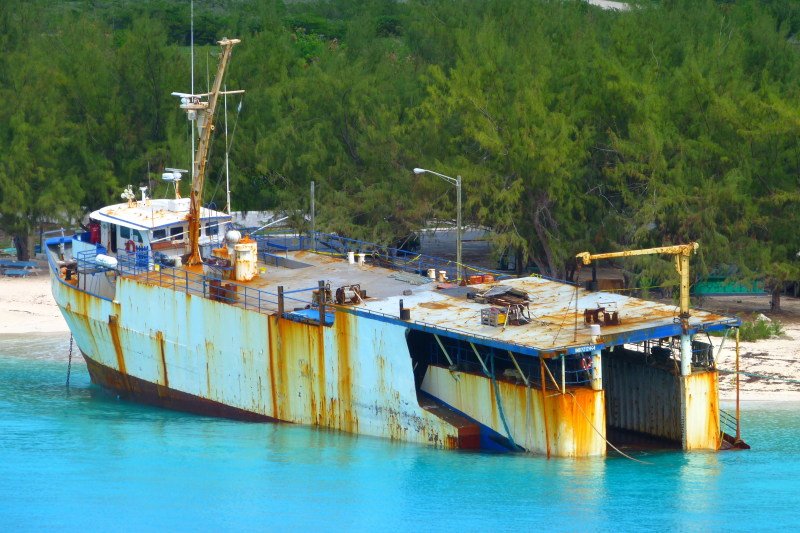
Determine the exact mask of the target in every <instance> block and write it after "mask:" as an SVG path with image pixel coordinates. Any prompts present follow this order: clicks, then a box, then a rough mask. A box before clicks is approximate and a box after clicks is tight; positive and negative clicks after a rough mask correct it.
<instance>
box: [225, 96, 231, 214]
mask: <svg viewBox="0 0 800 533" xmlns="http://www.w3.org/2000/svg"><path fill="white" fill-rule="evenodd" d="M224 90H225V96H224V99H223V104H224V107H225V201H226V204H225V211H226V212H227V213H228V214H229V215H230V214H231V167H230V164H229V161H228V154H229V152H230V149H231V147H230V144H229V143H228V86H227V84H226V85H225V86H224Z"/></svg>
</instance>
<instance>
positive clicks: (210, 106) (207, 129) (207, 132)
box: [186, 39, 241, 265]
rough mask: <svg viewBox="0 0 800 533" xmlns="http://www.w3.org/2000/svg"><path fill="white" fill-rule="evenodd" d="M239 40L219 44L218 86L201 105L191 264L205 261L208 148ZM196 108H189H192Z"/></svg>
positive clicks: (192, 204)
mask: <svg viewBox="0 0 800 533" xmlns="http://www.w3.org/2000/svg"><path fill="white" fill-rule="evenodd" d="M240 42H241V41H240V40H239V39H222V40H221V41H219V45H220V46H221V47H222V55H221V57H220V60H219V65H217V75H216V77H215V78H214V85H212V87H211V91H210V92H209V93H208V103H207V104H204V105H202V106H200V107H199V108H197V109H199V111H198V112H199V113H202V114H204V115H205V116H204V121H203V123H202V130H201V132H200V141H199V143H198V145H197V154H196V156H195V165H194V168H193V169H192V170H193V175H192V192H191V196H190V202H189V218H188V221H189V257H188V259H187V260H186V264H188V265H197V264H199V263H201V262H202V258H201V257H200V243H199V239H200V206H201V202H202V198H203V185H204V182H205V174H206V163H207V159H208V149H209V146H210V144H211V133H212V132H213V131H214V112H215V111H216V109H217V101H218V100H219V95H220V93H221V91H220V88H221V87H222V80H223V78H224V76H225V69H226V68H227V66H228V61H229V60H230V58H231V52H232V50H233V47H234V45H236V44H239V43H240ZM192 107H193V106H187V109H191V108H192Z"/></svg>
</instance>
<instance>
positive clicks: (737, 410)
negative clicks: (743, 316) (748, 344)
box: [735, 328, 742, 442]
mask: <svg viewBox="0 0 800 533" xmlns="http://www.w3.org/2000/svg"><path fill="white" fill-rule="evenodd" d="M739 415H740V411H739V328H736V440H735V442H740V441H741V440H742V434H741V431H740V430H739V420H740V419H739Z"/></svg>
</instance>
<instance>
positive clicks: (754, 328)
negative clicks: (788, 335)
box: [739, 319, 783, 342]
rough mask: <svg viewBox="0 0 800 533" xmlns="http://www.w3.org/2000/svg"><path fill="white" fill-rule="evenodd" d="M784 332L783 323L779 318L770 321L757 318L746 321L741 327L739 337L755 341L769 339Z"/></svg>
mask: <svg viewBox="0 0 800 533" xmlns="http://www.w3.org/2000/svg"><path fill="white" fill-rule="evenodd" d="M782 333H783V325H782V324H781V323H780V322H778V321H777V320H773V321H772V322H769V321H767V320H761V319H757V320H754V321H752V322H748V321H744V322H742V325H741V327H740V328H739V339H740V340H743V341H746V342H753V341H757V340H761V339H769V338H770V337H774V336H777V335H781V334H782Z"/></svg>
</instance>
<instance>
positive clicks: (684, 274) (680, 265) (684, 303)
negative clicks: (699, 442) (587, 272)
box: [575, 242, 700, 376]
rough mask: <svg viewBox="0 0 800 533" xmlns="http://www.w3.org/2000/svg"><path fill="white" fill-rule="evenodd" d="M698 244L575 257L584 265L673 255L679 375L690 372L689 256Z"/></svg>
mask: <svg viewBox="0 0 800 533" xmlns="http://www.w3.org/2000/svg"><path fill="white" fill-rule="evenodd" d="M699 247H700V245H699V244H698V243H696V242H690V243H689V244H676V245H674V246H661V247H658V248H645V249H643V250H627V251H624V252H609V253H604V254H592V253H589V252H582V253H579V254H577V255H576V256H575V257H576V258H577V259H579V260H580V261H581V262H583V264H584V265H588V264H590V263H591V262H592V261H596V260H598V259H611V258H614V257H634V256H638V255H655V254H658V255H662V254H663V255H671V256H674V257H675V270H677V271H678V274H680V276H681V290H680V298H681V306H680V307H681V314H680V319H681V330H682V333H681V375H682V376H688V375H690V374H691V373H692V344H691V336H690V335H689V258H690V257H691V255H692V254H693V253H695V252H696V251H697V249H698V248H699Z"/></svg>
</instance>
